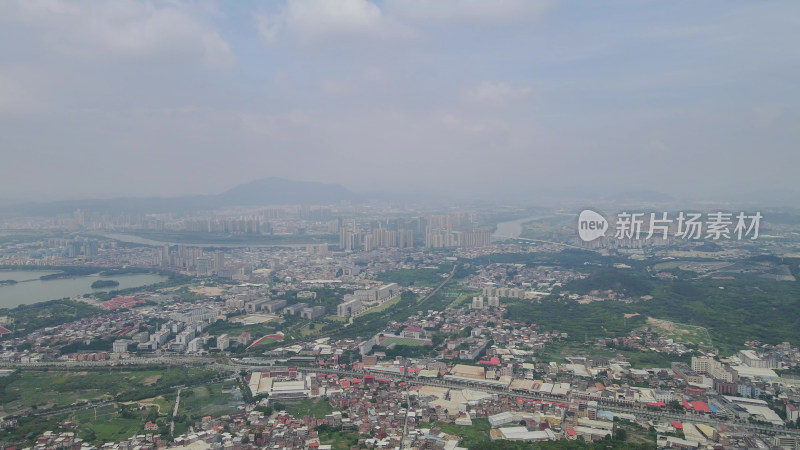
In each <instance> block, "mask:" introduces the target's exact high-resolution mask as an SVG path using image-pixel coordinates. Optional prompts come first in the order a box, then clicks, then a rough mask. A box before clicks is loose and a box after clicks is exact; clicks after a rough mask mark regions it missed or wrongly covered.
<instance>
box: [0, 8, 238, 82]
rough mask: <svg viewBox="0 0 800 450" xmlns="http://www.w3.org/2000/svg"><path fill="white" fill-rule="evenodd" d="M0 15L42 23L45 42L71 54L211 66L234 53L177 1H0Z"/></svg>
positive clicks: (228, 61) (229, 60)
mask: <svg viewBox="0 0 800 450" xmlns="http://www.w3.org/2000/svg"><path fill="white" fill-rule="evenodd" d="M0 16H2V17H3V19H0V20H6V21H16V22H19V23H23V24H27V25H28V26H32V27H37V28H41V29H42V38H43V40H44V42H45V44H46V45H48V46H49V47H51V48H52V49H54V50H56V51H58V52H61V53H64V54H67V55H70V56H80V57H86V58H90V57H97V56H108V55H115V56H121V57H151V56H161V57H169V58H180V59H183V60H187V59H196V60H199V61H201V62H202V63H204V64H205V65H208V66H212V67H225V66H228V65H230V64H232V63H233V62H234V59H235V58H234V55H233V52H232V51H231V47H230V45H229V44H228V43H227V42H226V41H225V40H224V39H222V37H221V36H220V35H219V33H217V31H216V30H215V29H214V27H213V26H211V25H210V24H207V23H204V22H203V21H202V20H200V19H199V18H198V17H195V16H193V15H192V14H191V13H189V12H188V11H187V10H185V9H184V8H182V5H181V4H180V3H178V2H171V3H169V4H168V6H162V7H156V6H154V5H153V4H151V3H143V2H136V1H130V0H117V1H113V2H94V1H63V0H17V1H12V2H6V3H4V4H3V5H2V6H0Z"/></svg>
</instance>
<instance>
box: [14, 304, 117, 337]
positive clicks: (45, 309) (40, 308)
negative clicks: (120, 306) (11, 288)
mask: <svg viewBox="0 0 800 450" xmlns="http://www.w3.org/2000/svg"><path fill="white" fill-rule="evenodd" d="M107 312H108V311H106V310H104V309H102V308H97V307H95V306H91V305H89V304H86V303H83V302H76V301H72V300H68V299H61V300H50V301H47V302H39V303H34V304H32V305H19V306H17V307H15V308H10V309H9V308H0V316H9V317H11V318H13V319H14V328H15V331H16V333H21V332H23V331H25V332H29V331H33V330H36V329H39V328H43V327H54V326H58V325H61V324H64V323H67V322H71V321H73V320H78V319H82V318H84V317H90V316H94V315H99V314H104V313H107Z"/></svg>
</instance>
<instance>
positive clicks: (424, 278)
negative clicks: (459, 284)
mask: <svg viewBox="0 0 800 450" xmlns="http://www.w3.org/2000/svg"><path fill="white" fill-rule="evenodd" d="M452 268H453V266H451V265H443V266H441V267H439V268H438V269H400V270H387V271H386V272H382V273H379V274H378V276H377V277H376V278H377V279H378V280H379V281H383V282H384V283H397V284H399V285H400V286H437V285H439V283H441V282H442V280H444V278H443V277H442V275H443V274H447V273H449V272H450V270H451V269H452Z"/></svg>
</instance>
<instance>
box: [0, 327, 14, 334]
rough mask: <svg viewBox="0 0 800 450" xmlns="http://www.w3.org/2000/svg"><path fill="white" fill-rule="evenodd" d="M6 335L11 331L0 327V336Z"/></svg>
mask: <svg viewBox="0 0 800 450" xmlns="http://www.w3.org/2000/svg"><path fill="white" fill-rule="evenodd" d="M6 334H11V330H9V329H8V328H4V327H0V336H4V335H6Z"/></svg>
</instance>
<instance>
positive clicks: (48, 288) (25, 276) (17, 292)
mask: <svg viewBox="0 0 800 450" xmlns="http://www.w3.org/2000/svg"><path fill="white" fill-rule="evenodd" d="M52 273H58V271H53V270H0V281H2V280H15V281H18V283H17V284H8V285H1V286H0V308H13V307H15V306H19V305H29V304H31V303H36V302H43V301H47V300H57V299H60V298H64V297H74V296H76V295H83V294H90V293H92V292H101V291H109V290H119V289H128V288H135V287H140V286H147V285H150V284H155V283H160V282H162V281H165V280H166V279H167V277H165V276H163V275H156V274H151V273H141V274H127V275H116V276H112V277H99V276H97V275H90V276H77V277H72V278H63V279H57V280H44V281H43V280H40V279H39V277H41V276H42V275H48V274H52ZM97 280H116V281H119V286H117V287H114V288H103V289H92V288H91V285H92V283H94V282H95V281H97Z"/></svg>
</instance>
